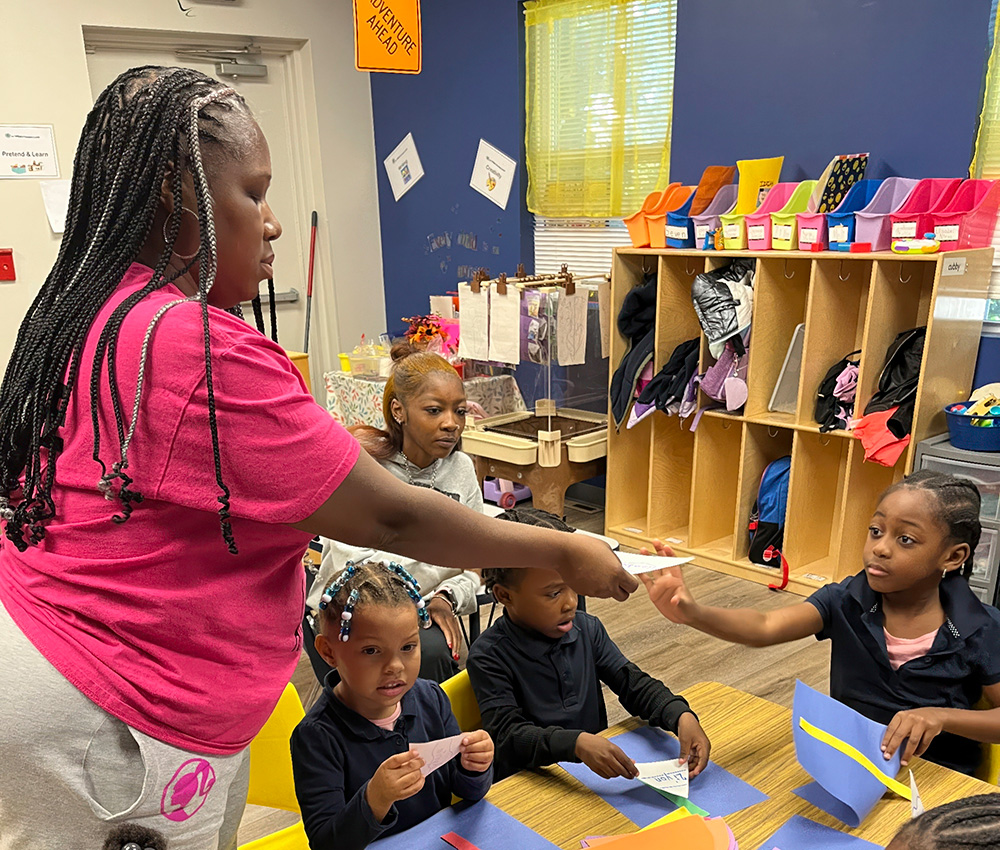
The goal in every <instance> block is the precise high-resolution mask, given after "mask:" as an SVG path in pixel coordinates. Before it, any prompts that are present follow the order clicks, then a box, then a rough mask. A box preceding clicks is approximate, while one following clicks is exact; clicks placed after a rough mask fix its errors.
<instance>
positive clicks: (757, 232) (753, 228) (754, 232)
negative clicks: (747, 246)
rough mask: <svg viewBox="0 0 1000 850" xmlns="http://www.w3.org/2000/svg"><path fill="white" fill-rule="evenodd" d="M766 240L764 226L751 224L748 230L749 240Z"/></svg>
mask: <svg viewBox="0 0 1000 850" xmlns="http://www.w3.org/2000/svg"><path fill="white" fill-rule="evenodd" d="M763 238H764V225H763V224H751V225H750V226H749V227H748V228H747V239H753V240H757V239H763Z"/></svg>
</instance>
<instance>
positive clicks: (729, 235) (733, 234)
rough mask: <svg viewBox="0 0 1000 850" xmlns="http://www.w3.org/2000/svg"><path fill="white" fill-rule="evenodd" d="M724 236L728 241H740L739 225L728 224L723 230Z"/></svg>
mask: <svg viewBox="0 0 1000 850" xmlns="http://www.w3.org/2000/svg"><path fill="white" fill-rule="evenodd" d="M722 235H723V236H724V237H725V238H726V239H739V238H740V226H739V225H738V224H727V225H726V226H725V227H723V228H722Z"/></svg>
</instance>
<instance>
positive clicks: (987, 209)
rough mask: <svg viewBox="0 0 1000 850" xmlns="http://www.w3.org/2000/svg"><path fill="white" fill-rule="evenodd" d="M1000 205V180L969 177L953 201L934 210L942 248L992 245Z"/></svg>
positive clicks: (937, 236) (955, 248)
mask: <svg viewBox="0 0 1000 850" xmlns="http://www.w3.org/2000/svg"><path fill="white" fill-rule="evenodd" d="M998 208H1000V181H997V180H966V181H965V182H964V183H963V184H962V185H961V186H959V187H958V191H957V192H956V193H955V197H954V198H952V199H951V203H949V204H948V206H946V207H945V208H944V209H942V210H940V211H939V212H934V213H931V228H932V229H933V230H934V238H935V239H937V240H938V242H940V243H941V250H942V251H954V250H957V249H962V248H988V247H989V245H990V243H991V242H992V241H993V228H994V227H995V226H996V223H997V209H998Z"/></svg>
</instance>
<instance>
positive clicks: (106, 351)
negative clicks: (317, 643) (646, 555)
mask: <svg viewBox="0 0 1000 850" xmlns="http://www.w3.org/2000/svg"><path fill="white" fill-rule="evenodd" d="M270 179H271V166H270V156H269V153H268V149H267V143H266V141H265V139H264V137H263V135H262V133H261V131H260V128H259V127H258V126H257V124H256V122H255V121H254V120H253V118H252V116H251V115H250V113H249V111H248V109H247V107H246V104H245V103H244V102H243V99H242V98H241V97H240V96H239V95H238V94H237V93H236V92H235V91H233V90H232V89H230V88H226V87H224V86H223V85H222V84H220V83H219V82H217V81H215V80H212V79H211V78H209V77H206V76H204V75H203V74H200V73H198V72H195V71H189V70H184V69H177V68H174V69H166V68H153V67H146V68H138V69H133V70H132V71H129V72H126V73H125V74H123V75H122V76H121V77H119V78H118V79H117V80H115V82H113V83H112V84H111V85H110V86H109V87H108V88H107V89H106V90H105V91H104V92H103V93H102V94H101V96H100V97H99V98H98V100H97V103H96V105H95V107H94V109H93V111H92V112H91V114H90V116H89V117H88V119H87V122H86V125H85V127H84V130H83V134H82V137H81V140H80V145H79V148H78V151H77V155H76V161H75V165H74V171H73V182H72V190H71V195H70V205H69V214H68V218H67V224H66V232H65V235H64V237H63V242H62V246H61V248H60V252H59V257H58V259H57V260H56V263H55V265H54V266H53V269H52V271H51V272H50V274H49V276H48V278H47V280H46V281H45V284H44V285H43V286H42V288H41V290H40V292H39V294H38V297H37V298H36V299H35V302H34V303H33V304H32V306H31V308H30V309H29V311H28V314H27V316H26V317H25V319H24V321H23V323H22V325H21V329H20V332H19V334H18V339H17V343H16V345H15V347H14V351H13V353H12V356H11V360H10V364H9V366H8V369H7V372H6V375H5V376H4V380H3V385H2V388H0V525H2V532H3V533H2V536H0V575H2V580H0V602H2V608H0V652H2V654H3V658H4V663H3V664H0V692H2V693H3V694H4V702H3V706H2V708H0V823H2V824H3V828H2V830H0V848H3V849H4V850H5V848H12V847H22V846H44V847H49V846H53V847H54V846H63V844H64V843H65V840H66V839H68V838H72V840H73V843H74V846H80V847H86V846H91V847H96V846H99V845H100V843H101V842H102V841H103V837H104V835H105V834H106V833H107V831H108V829H109V824H111V823H116V822H121V821H132V822H135V823H138V824H141V825H143V826H148V827H151V828H154V829H156V830H158V831H160V832H162V833H163V834H164V835H165V836H166V838H167V839H168V841H169V844H170V847H171V848H172V850H182V848H192V850H194V848H199V850H204V848H215V847H229V846H231V845H232V842H234V840H235V832H236V826H237V825H238V822H239V817H240V814H241V812H242V807H243V803H244V801H245V796H246V775H247V764H248V759H247V752H246V748H247V745H248V744H249V742H250V741H251V740H252V738H253V737H254V735H255V734H256V733H257V731H258V730H259V729H260V727H261V726H262V725H263V723H264V722H265V720H266V719H267V717H268V715H269V714H270V711H271V709H272V707H273V706H274V704H275V702H276V701H277V699H278V696H279V694H280V693H281V690H282V688H283V687H284V685H285V683H286V682H287V681H288V679H289V677H290V676H291V673H292V671H293V669H294V667H295V665H296V663H297V661H298V659H299V657H300V653H301V645H302V636H301V632H300V630H299V625H300V622H301V617H302V612H303V606H304V592H303V591H304V574H303V571H302V568H301V555H302V552H303V550H304V548H305V545H306V543H307V542H308V540H309V539H310V538H311V537H312V536H314V535H316V534H322V535H325V536H328V537H333V538H337V539H339V540H342V541H344V542H347V543H352V544H356V545H363V546H373V547H377V548H379V549H383V550H389V551H393V552H398V553H400V554H402V555H407V556H410V557H413V558H417V559H420V560H427V561H433V562H434V563H436V564H440V565H442V566H449V567H456V568H471V567H476V568H480V567H490V566H505V565H511V564H518V565H522V566H529V567H532V566H535V567H541V566H552V565H557V566H558V568H559V569H560V570H561V571H562V572H563V573H564V575H565V576H566V577H567V579H568V581H569V582H570V583H571V584H572V585H573V586H574V588H575V589H576V590H578V591H581V592H585V593H588V594H590V595H598V596H614V597H616V598H619V599H623V598H625V597H626V596H627V595H628V593H630V592H631V591H632V590H634V589H635V587H636V582H635V580H634V579H632V578H631V576H629V575H628V574H626V573H625V572H624V571H623V570H622V569H621V566H620V564H619V563H618V561H617V559H616V558H615V557H614V555H613V554H612V553H611V551H610V550H609V549H608V548H607V547H606V546H603V544H601V543H599V542H597V541H594V540H592V539H590V538H580V537H578V536H576V535H563V534H557V533H554V532H545V531H542V530H540V529H532V528H524V527H521V526H509V525H507V524H505V523H495V522H491V521H489V520H488V519H485V518H484V517H482V516H481V515H479V514H477V513H475V512H474V511H471V510H469V509H467V508H464V507H462V506H460V505H458V504H456V503H455V502H454V501H453V500H451V499H448V498H447V497H444V496H441V495H440V494H436V493H434V492H432V491H429V490H426V489H423V488H418V487H410V486H408V485H407V484H406V483H404V482H402V481H400V480H398V479H397V478H395V477H393V476H392V475H390V474H389V473H388V472H386V471H385V470H383V469H382V468H381V467H380V466H379V465H378V464H377V463H376V462H375V461H374V460H372V459H371V458H370V457H368V455H367V454H366V453H365V452H359V450H358V444H357V443H356V442H355V440H354V439H353V438H352V437H350V435H348V434H347V433H346V432H345V431H344V430H343V429H342V428H341V427H340V426H339V425H337V424H336V423H335V422H334V421H333V420H332V419H331V418H330V416H329V415H328V414H327V413H326V412H325V411H324V410H323V409H322V408H321V407H320V406H319V405H317V404H316V403H315V401H314V400H313V398H312V397H311V396H310V395H309V394H308V392H307V391H306V388H305V386H304V384H303V383H302V380H301V378H300V377H299V376H298V373H297V372H296V370H295V369H294V367H293V366H292V365H291V363H290V361H289V360H288V358H287V356H286V355H285V353H284V352H283V351H282V350H281V349H280V348H279V347H278V346H277V345H275V344H274V343H272V342H270V341H269V340H267V339H266V338H265V337H264V336H263V335H262V334H260V333H258V332H257V331H256V330H254V329H253V328H251V327H249V326H248V325H247V324H245V323H244V322H243V321H242V319H241V318H239V317H238V316H235V315H232V314H231V311H233V310H235V309H236V308H237V307H238V305H239V304H240V303H241V302H243V301H248V300H250V299H251V298H253V297H254V296H255V295H256V293H257V287H258V283H259V282H260V280H262V279H264V278H268V277H270V276H271V275H272V268H271V266H272V263H273V261H274V251H273V248H272V243H273V241H274V240H275V239H277V238H278V236H279V235H280V234H281V226H280V224H279V223H278V220H277V219H276V218H275V216H274V215H273V213H272V212H271V209H270V207H269V206H268V203H267V201H266V200H265V197H266V193H267V189H268V185H269V183H270ZM57 461H58V463H57Z"/></svg>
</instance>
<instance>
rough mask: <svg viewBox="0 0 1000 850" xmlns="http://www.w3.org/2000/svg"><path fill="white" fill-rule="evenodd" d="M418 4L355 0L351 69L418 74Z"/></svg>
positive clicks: (413, 0) (408, 0)
mask: <svg viewBox="0 0 1000 850" xmlns="http://www.w3.org/2000/svg"><path fill="white" fill-rule="evenodd" d="M421 44H422V40H421V37H420V0H354V66H355V67H356V68H357V69H358V70H359V71H386V72H389V73H395V74H419V73H420V67H421V63H422V61H423V56H422V46H421Z"/></svg>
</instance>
